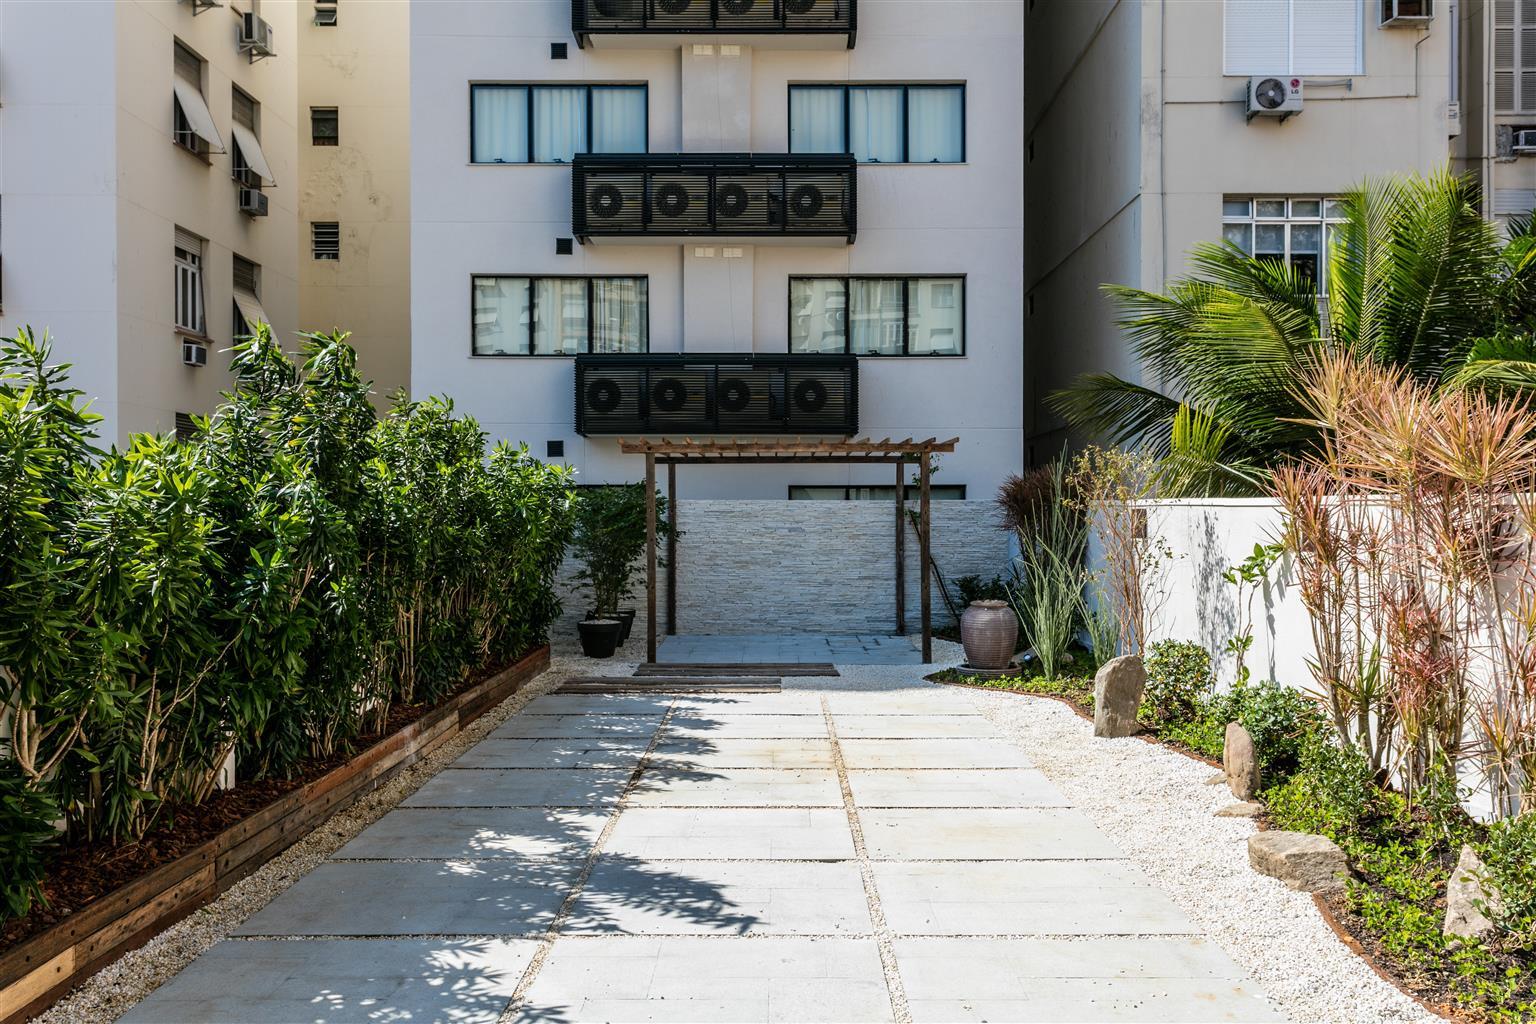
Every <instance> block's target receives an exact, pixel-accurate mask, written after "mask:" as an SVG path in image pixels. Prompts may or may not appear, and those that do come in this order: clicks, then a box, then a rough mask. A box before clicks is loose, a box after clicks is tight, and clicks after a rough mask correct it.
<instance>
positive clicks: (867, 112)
mask: <svg viewBox="0 0 1536 1024" xmlns="http://www.w3.org/2000/svg"><path fill="white" fill-rule="evenodd" d="M848 141H849V145H850V148H852V150H853V155H854V156H856V157H857V158H858V159H859V161H860V162H861V163H863V162H865V161H869V162H879V163H886V164H891V163H900V162H901V160H902V153H901V90H900V89H890V88H862V87H853V88H850V89H849V90H848Z"/></svg>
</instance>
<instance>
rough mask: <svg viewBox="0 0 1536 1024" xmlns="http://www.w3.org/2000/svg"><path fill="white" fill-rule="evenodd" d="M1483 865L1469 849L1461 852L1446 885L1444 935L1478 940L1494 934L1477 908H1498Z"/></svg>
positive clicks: (1468, 847) (1488, 921) (1496, 899)
mask: <svg viewBox="0 0 1536 1024" xmlns="http://www.w3.org/2000/svg"><path fill="white" fill-rule="evenodd" d="M1486 878H1487V873H1486V871H1485V870H1484V868H1483V862H1482V859H1481V858H1480V857H1478V855H1477V853H1476V851H1474V850H1473V849H1472V847H1470V846H1463V847H1462V848H1461V856H1460V857H1459V858H1457V860H1456V870H1455V871H1452V872H1451V877H1450V880H1449V881H1447V882H1446V883H1445V934H1447V935H1455V936H1458V937H1460V938H1463V939H1481V938H1485V937H1487V935H1488V934H1489V933H1490V932H1492V931H1493V922H1492V921H1490V920H1489V919H1488V915H1487V914H1485V913H1483V911H1482V910H1481V909H1479V908H1478V906H1477V904H1478V903H1479V902H1481V903H1483V904H1484V905H1485V906H1488V907H1490V908H1491V907H1496V906H1498V898H1497V895H1496V894H1495V893H1494V892H1493V891H1492V889H1491V888H1490V887H1489V886H1488V883H1487V880H1486Z"/></svg>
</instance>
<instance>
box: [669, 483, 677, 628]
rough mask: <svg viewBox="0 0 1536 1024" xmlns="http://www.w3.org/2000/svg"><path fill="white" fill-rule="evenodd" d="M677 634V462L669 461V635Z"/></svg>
mask: <svg viewBox="0 0 1536 1024" xmlns="http://www.w3.org/2000/svg"><path fill="white" fill-rule="evenodd" d="M676 635H677V463H675V462H669V463H667V636H676Z"/></svg>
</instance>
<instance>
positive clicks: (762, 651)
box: [640, 624, 923, 665]
mask: <svg viewBox="0 0 1536 1024" xmlns="http://www.w3.org/2000/svg"><path fill="white" fill-rule="evenodd" d="M641 628H642V629H644V625H643V624H642V626H641ZM640 642H641V644H642V646H643V645H644V643H645V636H644V635H643V634H642V635H641V637H640ZM656 660H657V661H658V662H661V663H665V664H672V665H688V664H694V665H729V664H742V665H805V664H813V665H814V664H831V665H921V664H922V663H923V658H922V655H921V654H919V653H918V650H917V648H916V647H914V646H912V640H911V638H909V637H904V636H873V635H864V636H815V635H809V634H803V635H801V634H797V635H784V634H777V633H765V634H759V635H747V636H705V635H681V636H668V637H663V638H662V642H661V646H660V647H658V648H657V649H656Z"/></svg>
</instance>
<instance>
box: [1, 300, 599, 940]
mask: <svg viewBox="0 0 1536 1024" xmlns="http://www.w3.org/2000/svg"><path fill="white" fill-rule="evenodd" d="M234 373H235V378H236V383H235V386H234V389H233V390H232V391H231V392H230V393H229V394H228V395H226V396H225V401H224V403H223V404H222V405H221V406H220V407H219V408H218V409H217V410H216V411H215V412H214V413H213V415H211V416H210V417H208V418H207V419H205V420H202V421H200V422H199V423H198V427H197V431H196V435H195V437H193V438H192V439H190V440H187V441H176V440H174V439H172V438H168V437H156V436H152V435H135V436H134V437H132V438H131V439H130V440H129V442H128V444H127V445H126V447H124V448H121V449H119V448H115V447H114V448H110V449H106V450H103V449H102V448H101V447H100V446H99V442H98V439H97V438H96V436H95V434H94V432H93V429H92V425H93V423H94V422H95V417H94V416H93V415H92V414H91V413H90V412H89V411H88V410H87V408H86V404H85V402H84V400H83V396H82V395H81V393H80V392H79V391H77V390H75V389H73V388H71V387H70V386H69V382H68V375H67V368H66V367H60V366H54V365H52V364H51V362H50V354H49V349H48V344H47V342H46V339H44V340H37V339H34V338H33V336H32V335H31V334H30V332H27V331H22V332H21V333H19V334H18V335H17V337H15V338H12V339H9V340H6V341H4V342H3V343H0V594H3V595H4V599H3V600H0V722H3V724H4V728H3V729H0V737H4V742H3V743H0V918H3V917H4V916H5V915H6V914H9V915H22V914H25V913H27V912H28V910H29V909H30V908H31V907H32V905H33V902H34V901H35V900H36V899H37V898H38V896H39V895H40V894H41V893H42V892H43V891H44V888H43V887H44V879H45V874H46V872H47V870H48V866H49V863H50V860H51V859H53V858H56V857H58V856H60V855H61V853H60V849H61V848H62V849H63V850H65V851H67V850H70V849H75V848H79V847H83V846H86V845H92V846H96V847H101V846H106V847H112V848H121V849H123V850H128V849H130V848H132V847H133V846H134V845H135V844H136V843H138V842H140V841H141V840H143V839H144V838H145V837H146V836H147V835H149V834H150V833H151V832H152V831H154V830H155V829H157V828H159V827H162V826H164V825H166V824H167V823H168V822H169V821H171V820H172V819H174V818H175V817H176V816H177V815H183V816H186V815H189V814H190V815H193V816H195V812H194V811H193V809H195V808H197V807H198V806H199V805H201V804H204V803H205V802H206V801H208V800H209V799H210V797H211V796H212V795H213V794H214V792H215V789H216V786H217V783H218V779H219V777H220V774H221V772H222V771H224V770H225V768H226V766H227V765H228V763H229V762H230V759H231V758H233V761H234V764H235V765H236V770H237V773H238V776H239V778H241V779H249V780H253V781H257V782H259V781H261V780H283V779H289V778H292V777H294V776H295V775H297V774H298V773H300V772H301V771H302V770H303V769H304V767H305V766H306V765H310V764H313V763H314V762H316V761H317V760H320V761H323V760H326V759H333V758H336V757H339V756H342V755H344V754H345V753H346V752H348V751H349V750H351V749H352V748H353V746H354V744H355V743H356V742H357V741H358V740H359V739H360V738H362V737H367V736H371V735H377V734H378V733H379V732H380V731H381V730H382V729H383V728H384V727H385V726H386V725H388V724H389V723H390V722H391V720H392V716H394V717H398V714H399V712H400V709H402V708H409V707H414V706H421V705H425V704H430V703H432V702H434V701H436V700H439V699H441V698H442V697H444V696H445V695H447V694H449V693H451V692H452V691H454V690H455V689H457V688H459V687H461V686H462V685H464V684H465V683H467V682H468V681H470V680H472V679H473V678H475V677H477V676H478V675H481V674H484V673H486V672H489V671H492V670H494V669H496V668H499V667H501V666H503V665H506V664H508V663H510V662H511V661H513V660H514V659H516V658H517V657H518V656H520V655H521V654H523V653H524V652H526V651H527V650H529V649H530V648H532V647H533V646H535V645H537V644H539V643H542V642H543V641H544V639H545V634H546V631H547V628H548V626H549V624H550V622H551V621H552V620H553V619H554V618H555V616H556V615H557V614H558V611H559V603H558V601H557V599H556V597H555V593H554V589H553V576H554V572H555V570H556V568H557V567H558V565H559V563H560V561H561V558H562V556H563V553H564V550H565V547H566V544H567V542H568V540H569V537H570V532H571V528H572V508H571V506H572V500H573V493H572V491H571V489H570V486H569V484H570V481H569V478H568V476H567V473H566V471H565V470H564V469H561V468H558V467H548V466H544V465H542V464H541V463H539V462H537V461H536V460H534V459H532V458H531V457H529V455H528V454H527V452H526V451H523V450H519V449H513V448H509V447H507V446H505V445H498V446H496V447H495V448H493V449H492V450H491V451H490V452H489V453H488V454H487V451H486V437H485V435H484V433H483V432H482V431H481V430H480V429H479V427H478V426H477V425H476V424H475V423H474V421H473V420H470V419H467V418H465V417H461V416H458V415H456V414H455V413H454V411H453V407H452V405H451V403H449V402H446V401H442V400H438V399H428V400H425V401H421V402H407V401H404V400H401V401H398V402H397V403H396V405H395V406H394V408H393V409H392V410H391V411H390V412H389V413H388V414H387V415H384V416H382V417H381V416H379V415H377V414H376V413H375V411H374V408H373V405H372V404H371V401H370V395H369V387H368V384H367V382H366V381H364V380H363V379H362V378H361V377H360V376H359V374H358V370H357V361H356V354H355V352H354V351H353V349H352V348H351V346H350V345H348V344H347V341H346V335H345V334H344V333H341V332H337V333H334V334H329V335H321V334H311V335H306V336H304V339H303V351H302V355H301V358H300V360H299V361H298V362H295V361H294V360H293V359H292V358H290V356H289V355H288V354H287V353H285V352H284V351H283V350H282V349H281V347H280V346H279V345H278V343H277V342H276V340H275V339H273V337H272V336H271V333H270V331H269V330H268V329H267V328H266V327H265V325H263V326H262V327H261V328H260V330H259V331H258V333H257V334H256V336H255V337H253V338H250V339H249V340H247V341H245V342H243V343H242V344H240V345H239V346H238V347H237V349H236V354H235V359H234ZM56 824H57V825H59V826H61V827H58V828H56V827H55V825H56Z"/></svg>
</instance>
